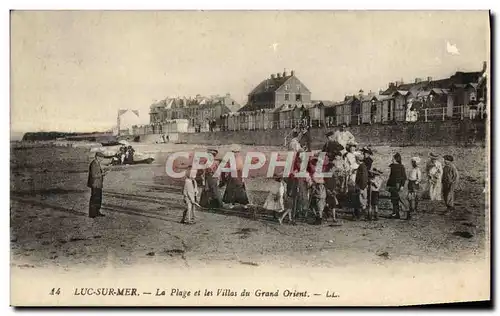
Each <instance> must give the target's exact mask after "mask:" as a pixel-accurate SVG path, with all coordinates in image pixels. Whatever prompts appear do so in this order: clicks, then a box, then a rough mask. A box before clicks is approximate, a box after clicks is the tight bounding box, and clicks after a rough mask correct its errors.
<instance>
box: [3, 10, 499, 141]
mask: <svg viewBox="0 0 500 316" xmlns="http://www.w3.org/2000/svg"><path fill="white" fill-rule="evenodd" d="M447 43H449V44H447ZM450 45H451V46H453V45H455V46H456V48H457V51H456V50H454V49H451V50H450V48H449V47H450ZM447 47H448V48H447ZM483 61H489V22H488V13H487V12H486V11H484V12H479V11H476V12H443V11H441V12H411V11H407V12H396V11H393V12H366V11H365V12H363V11H358V12H347V11H344V12H334V11H330V12H327V11H322V12H320V11H315V12H312V11H302V12H271V11H269V12H207V11H205V12H193V11H191V12H186V11H184V12H181V11H177V12H176V11H170V12H168V11H158V12H153V11H144V12H140V11H137V12H132V11H130V12H126V11H122V12H119V11H114V12H113V11H102V12H99V11H87V12H84V11H73V12H70V11H53V12H48V11H46V12H35V11H32V12H21V11H16V12H14V13H12V15H11V62H12V69H11V128H12V130H14V131H22V132H26V131H38V130H58V131H93V130H103V129H107V128H110V127H111V126H113V124H115V123H116V114H117V111H118V109H137V110H139V111H140V115H141V117H142V119H143V121H144V122H145V123H147V122H148V120H149V115H148V111H149V106H150V105H151V103H152V102H153V101H154V100H160V99H164V98H166V97H167V96H194V95H196V94H202V95H209V94H225V93H231V95H233V96H234V98H235V99H236V100H237V101H238V102H241V104H244V103H245V102H246V96H247V93H248V92H249V91H250V90H251V89H252V88H253V87H254V86H255V85H257V84H258V83H259V82H260V81H261V80H263V79H264V78H266V77H268V76H269V75H270V74H271V73H276V72H283V70H284V68H286V69H287V71H290V70H292V69H293V70H295V72H296V75H297V76H298V78H299V79H300V80H301V81H302V82H303V83H304V84H305V85H306V86H307V87H308V88H309V89H310V90H311V91H312V98H313V99H315V100H318V99H324V100H339V99H342V98H343V97H344V95H345V94H348V93H355V92H357V91H358V90H359V89H361V88H362V89H363V90H364V91H369V90H373V91H378V89H380V88H385V87H386V86H387V83H388V82H389V81H395V80H400V79H403V80H404V81H413V80H414V79H415V77H421V78H426V77H427V76H432V77H434V78H442V77H446V76H449V75H451V74H453V73H454V72H455V71H457V70H463V71H479V70H480V69H481V65H482V62H483Z"/></svg>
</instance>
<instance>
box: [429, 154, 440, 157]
mask: <svg viewBox="0 0 500 316" xmlns="http://www.w3.org/2000/svg"><path fill="white" fill-rule="evenodd" d="M429 157H431V158H439V155H437V154H435V153H430V154H429Z"/></svg>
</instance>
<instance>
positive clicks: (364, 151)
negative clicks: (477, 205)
mask: <svg viewBox="0 0 500 316" xmlns="http://www.w3.org/2000/svg"><path fill="white" fill-rule="evenodd" d="M302 134H303V133H302V132H299V131H296V132H294V134H293V139H292V140H291V141H290V143H289V150H291V151H294V152H297V153H300V152H301V151H302V150H303V149H302V147H301V145H300V138H301V135H302ZM326 137H327V142H326V143H325V145H324V146H323V149H322V152H324V153H326V157H327V159H326V163H325V164H324V165H323V166H322V168H320V170H322V171H323V172H328V173H329V174H330V175H331V176H329V177H327V178H319V177H315V176H314V174H315V171H316V170H317V169H316V165H317V162H318V159H317V158H313V159H311V160H310V168H308V171H309V172H310V175H311V177H305V178H295V177H294V173H295V172H298V171H299V169H298V168H297V166H294V168H293V169H292V173H291V174H290V175H288V176H286V177H284V176H282V175H277V176H276V177H275V180H276V182H277V183H278V184H277V185H275V186H274V187H273V188H272V189H271V192H270V194H269V196H268V199H267V200H266V202H265V204H264V207H265V208H266V209H269V210H273V211H275V212H277V213H281V214H282V215H281V216H279V217H277V219H278V220H279V222H280V223H282V222H283V219H284V218H285V217H286V216H288V219H289V221H290V223H292V224H294V223H295V219H296V218H297V217H298V216H300V215H301V214H303V216H304V217H307V214H308V212H309V210H311V211H313V213H314V214H315V215H316V223H317V224H321V223H322V222H323V221H324V220H326V219H327V217H328V215H331V216H332V218H333V221H334V222H336V221H337V220H336V210H338V209H341V208H347V209H349V210H351V211H352V214H353V219H354V220H360V219H361V217H362V215H365V218H366V220H368V221H371V220H378V203H379V198H380V196H379V194H380V190H381V189H382V186H383V182H384V179H383V177H382V176H383V172H382V171H381V170H378V169H376V168H373V161H374V160H373V155H374V151H373V150H372V148H371V147H370V146H365V147H362V148H360V149H359V146H358V144H357V143H356V141H355V139H354V136H353V135H352V134H351V133H350V132H349V131H347V130H346V126H345V125H344V126H342V127H341V129H340V130H338V131H336V132H335V133H333V132H328V133H326ZM298 160H300V159H298ZM443 160H444V167H443V165H442V164H441V162H440V160H439V156H438V155H436V154H433V153H431V154H430V160H429V163H428V164H427V166H426V174H427V177H428V183H429V185H428V195H429V198H430V200H433V201H434V200H442V199H444V201H445V205H446V207H447V210H448V211H451V210H452V209H453V208H454V192H455V189H456V187H457V183H458V180H459V175H458V171H457V168H456V167H455V165H454V163H453V157H452V156H450V155H445V156H444V157H443ZM420 162H421V159H420V158H419V157H412V158H411V168H410V170H409V172H408V174H407V172H406V169H405V167H404V165H403V164H402V157H401V155H400V154H399V153H396V154H394V155H393V157H392V162H391V164H390V166H389V169H390V172H389V177H388V178H387V182H386V189H387V191H388V192H389V193H390V199H391V202H392V214H391V216H390V218H394V219H400V218H401V214H405V215H406V216H405V217H404V218H405V219H407V220H409V219H411V215H412V213H414V212H416V211H417V209H418V201H419V197H420V196H421V192H420V190H421V184H422V171H421V170H420V167H419V164H420ZM405 188H406V189H405ZM325 215H326V217H325Z"/></svg>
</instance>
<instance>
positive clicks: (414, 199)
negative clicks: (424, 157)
mask: <svg viewBox="0 0 500 316" xmlns="http://www.w3.org/2000/svg"><path fill="white" fill-rule="evenodd" d="M419 163H420V158H419V157H413V158H411V169H410V174H409V175H408V200H409V202H410V210H409V212H408V216H407V219H410V218H411V213H412V212H417V207H418V193H419V192H418V191H419V189H420V182H422V171H421V170H420V168H419V167H418V164H419Z"/></svg>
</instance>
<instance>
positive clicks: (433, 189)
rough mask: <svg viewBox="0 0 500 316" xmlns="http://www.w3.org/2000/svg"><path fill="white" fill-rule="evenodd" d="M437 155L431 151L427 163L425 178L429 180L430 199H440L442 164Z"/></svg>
mask: <svg viewBox="0 0 500 316" xmlns="http://www.w3.org/2000/svg"><path fill="white" fill-rule="evenodd" d="M438 157H439V156H438V155H436V154H433V153H431V154H430V160H429V162H428V163H427V167H426V171H427V179H428V180H429V198H430V200H431V201H441V200H442V199H443V198H442V185H441V179H442V177H443V164H442V163H441V161H439V160H438Z"/></svg>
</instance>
